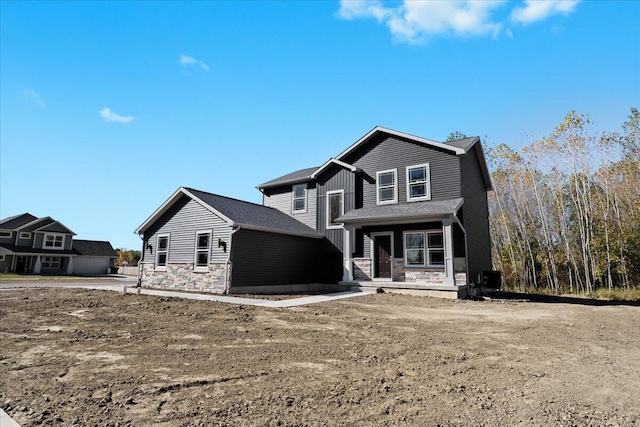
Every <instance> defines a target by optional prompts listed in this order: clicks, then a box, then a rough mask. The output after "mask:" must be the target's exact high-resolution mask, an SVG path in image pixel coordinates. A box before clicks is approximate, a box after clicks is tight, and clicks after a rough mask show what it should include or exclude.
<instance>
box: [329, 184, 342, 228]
mask: <svg viewBox="0 0 640 427" xmlns="http://www.w3.org/2000/svg"><path fill="white" fill-rule="evenodd" d="M343 199H344V191H343V190H336V191H327V228H341V227H342V224H340V223H339V222H337V221H336V220H337V219H338V218H339V217H340V216H342V215H343V214H344V200H343Z"/></svg>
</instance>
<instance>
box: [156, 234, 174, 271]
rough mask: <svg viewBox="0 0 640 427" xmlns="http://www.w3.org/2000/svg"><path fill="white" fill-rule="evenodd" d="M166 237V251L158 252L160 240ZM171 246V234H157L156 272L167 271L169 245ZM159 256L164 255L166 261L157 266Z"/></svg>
mask: <svg viewBox="0 0 640 427" xmlns="http://www.w3.org/2000/svg"><path fill="white" fill-rule="evenodd" d="M164 237H166V238H167V249H164V250H160V239H162V238H164ZM170 244H171V234H170V233H163V234H158V235H157V236H156V257H155V260H156V268H155V269H156V270H166V269H167V264H169V245H170ZM160 254H166V256H167V257H166V259H165V262H164V265H158V259H159V258H160Z"/></svg>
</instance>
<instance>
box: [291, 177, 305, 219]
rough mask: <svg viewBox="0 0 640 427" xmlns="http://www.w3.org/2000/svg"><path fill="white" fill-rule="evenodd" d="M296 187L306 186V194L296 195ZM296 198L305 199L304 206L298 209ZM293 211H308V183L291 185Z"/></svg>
mask: <svg viewBox="0 0 640 427" xmlns="http://www.w3.org/2000/svg"><path fill="white" fill-rule="evenodd" d="M296 187H303V188H304V195H303V196H302V197H296ZM296 200H304V208H302V209H296ZM291 212H293V213H294V214H296V213H306V212H307V184H306V183H304V184H294V185H293V186H292V187H291Z"/></svg>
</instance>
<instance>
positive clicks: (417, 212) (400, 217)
mask: <svg viewBox="0 0 640 427" xmlns="http://www.w3.org/2000/svg"><path fill="white" fill-rule="evenodd" d="M462 202H463V199H462V198H461V197H458V198H455V199H446V200H430V201H426V202H416V203H401V204H394V205H382V206H371V207H366V208H360V209H354V210H352V211H349V212H347V213H346V214H344V215H342V216H341V217H339V218H338V219H336V221H337V222H341V223H345V224H353V223H359V224H364V223H376V222H385V221H390V220H393V221H414V220H424V219H425V218H429V217H432V218H438V217H442V216H447V215H451V214H454V213H456V212H457V211H458V209H460V206H462Z"/></svg>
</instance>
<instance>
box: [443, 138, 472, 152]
mask: <svg viewBox="0 0 640 427" xmlns="http://www.w3.org/2000/svg"><path fill="white" fill-rule="evenodd" d="M477 139H478V137H477V136H472V137H470V138H464V139H457V140H455V141H449V142H447V143H446V144H448V145H453V146H454V147H457V148H462V149H463V150H468V149H469V148H470V147H471V146H472V145H473V143H474V142H475V141H476V140H477Z"/></svg>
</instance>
